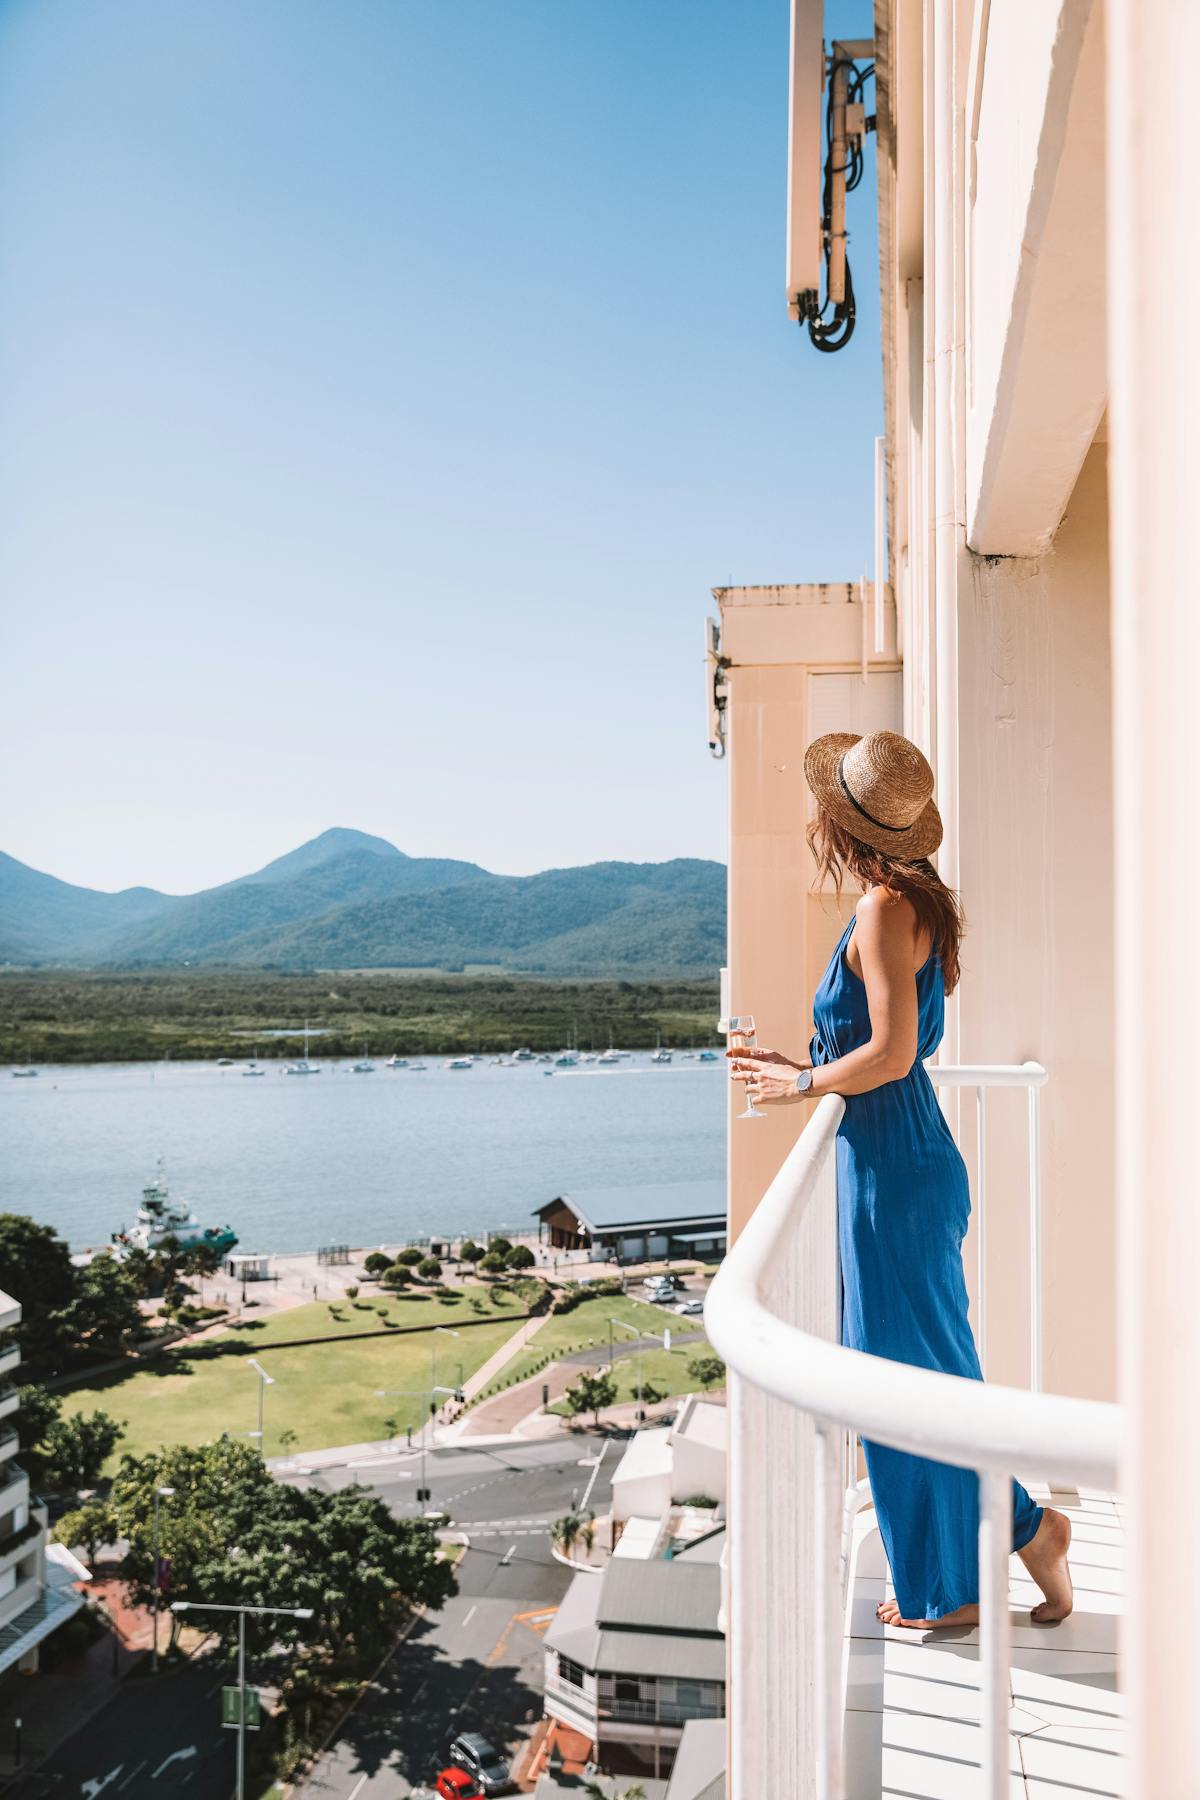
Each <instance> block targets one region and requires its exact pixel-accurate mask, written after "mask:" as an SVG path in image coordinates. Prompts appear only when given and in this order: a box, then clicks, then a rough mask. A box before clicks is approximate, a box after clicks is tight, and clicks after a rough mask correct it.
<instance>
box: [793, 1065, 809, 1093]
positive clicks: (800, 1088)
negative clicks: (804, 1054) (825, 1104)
mask: <svg viewBox="0 0 1200 1800" xmlns="http://www.w3.org/2000/svg"><path fill="white" fill-rule="evenodd" d="M812 1084H813V1072H812V1070H811V1069H801V1071H800V1073H799V1074H798V1075H797V1077H796V1092H797V1093H798V1094H807V1093H808V1091H809V1089H810V1088H811V1087H812Z"/></svg>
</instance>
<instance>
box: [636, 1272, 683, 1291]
mask: <svg viewBox="0 0 1200 1800" xmlns="http://www.w3.org/2000/svg"><path fill="white" fill-rule="evenodd" d="M642 1286H643V1287H644V1288H645V1290H646V1292H647V1293H648V1294H673V1293H674V1292H675V1291H676V1289H677V1288H678V1287H680V1286H681V1283H680V1280H679V1277H678V1275H647V1277H646V1279H645V1281H644V1282H643V1283H642Z"/></svg>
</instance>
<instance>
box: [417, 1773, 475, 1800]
mask: <svg viewBox="0 0 1200 1800" xmlns="http://www.w3.org/2000/svg"><path fill="white" fill-rule="evenodd" d="M410 1800H482V1795H481V1792H480V1789H479V1788H478V1787H476V1785H475V1777H474V1776H473V1775H468V1774H467V1771H466V1770H465V1769H456V1768H449V1769H443V1770H442V1771H441V1773H440V1774H439V1775H437V1776H435V1778H434V1783H433V1786H432V1787H419V1788H414V1789H413V1791H412V1794H411V1796H410Z"/></svg>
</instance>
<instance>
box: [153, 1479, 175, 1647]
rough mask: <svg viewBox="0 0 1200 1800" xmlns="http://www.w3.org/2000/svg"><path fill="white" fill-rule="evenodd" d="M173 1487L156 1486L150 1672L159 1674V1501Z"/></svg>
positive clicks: (160, 1567) (160, 1564)
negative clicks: (152, 1641)
mask: <svg viewBox="0 0 1200 1800" xmlns="http://www.w3.org/2000/svg"><path fill="white" fill-rule="evenodd" d="M174 1492H175V1489H174V1488H173V1487H156V1488H155V1490H154V1648H153V1650H152V1651H151V1653H150V1672H151V1674H152V1675H157V1674H158V1615H159V1610H160V1608H161V1606H162V1558H161V1557H160V1556H159V1553H158V1508H159V1502H160V1501H162V1500H169V1499H170V1498H171V1497H172V1495H173V1494H174Z"/></svg>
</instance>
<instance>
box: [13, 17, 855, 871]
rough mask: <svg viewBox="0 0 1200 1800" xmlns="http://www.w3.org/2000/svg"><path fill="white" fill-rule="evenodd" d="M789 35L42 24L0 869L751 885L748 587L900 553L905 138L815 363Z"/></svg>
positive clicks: (16, 404) (36, 51)
mask: <svg viewBox="0 0 1200 1800" xmlns="http://www.w3.org/2000/svg"><path fill="white" fill-rule="evenodd" d="M787 10H788V9H787V3H786V0H762V3H760V4H758V5H755V6H747V5H746V4H744V0H704V3H703V4H702V5H699V6H697V5H696V4H694V0H595V3H592V4H589V3H588V0H253V3H252V4H251V3H249V0H203V3H202V4H199V5H188V4H183V0H6V3H0V593H2V594H3V612H4V618H5V623H4V626H3V634H4V643H3V672H2V675H0V683H2V687H0V701H2V712H3V720H4V725H3V731H4V734H5V737H6V739H7V742H6V746H5V751H4V757H3V770H4V790H5V791H4V802H3V817H4V821H5V822H4V825H3V828H2V830H0V846H2V847H3V848H5V849H7V850H9V851H10V852H11V853H12V854H13V855H16V856H19V857H21V858H23V859H24V860H25V861H28V862H32V863H33V864H35V865H36V866H38V867H41V868H45V869H49V870H50V871H52V872H53V873H55V874H58V875H62V876H64V877H65V878H67V879H69V880H73V881H80V882H84V883H86V884H88V885H92V886H98V887H120V886H125V885H129V884H132V883H135V882H143V881H144V882H148V883H150V884H152V885H154V886H158V887H164V888H167V889H170V890H185V889H191V888H196V887H200V886H203V885H207V884H210V883H213V882H217V881H221V880H224V879H226V878H228V877H230V876H233V875H235V874H239V873H242V872H243V871H245V870H246V869H248V868H251V867H254V866H257V865H258V864H260V863H262V862H264V861H266V860H267V859H268V858H269V857H271V856H274V855H277V854H279V853H280V852H281V851H283V850H286V849H288V848H291V847H292V846H293V845H295V844H297V843H299V842H300V841H302V840H303V839H305V838H308V837H312V836H314V835H315V834H316V833H317V832H318V831H320V830H322V829H323V828H324V827H326V826H328V825H334V824H338V825H354V826H358V827H360V828H361V829H363V830H366V831H372V832H378V833H380V834H382V835H384V836H386V837H389V838H391V839H392V840H393V841H394V842H395V843H397V844H399V845H400V847H401V848H402V849H404V850H407V851H409V852H410V853H413V854H419V855H442V856H447V855H450V856H464V857H470V858H473V859H475V860H478V861H480V862H483V863H485V864H486V865H488V866H489V867H491V868H494V869H498V870H501V871H505V872H511V873H524V872H528V871H531V870H534V869H539V868H544V867H547V866H553V865H563V864H568V863H578V862H591V861H596V860H598V859H601V858H607V857H628V858H633V859H638V860H660V859H662V858H665V857H669V856H679V855H698V856H718V857H719V856H723V854H724V780H723V775H722V772H721V770H720V769H719V767H718V766H717V765H714V764H713V763H712V762H711V760H710V758H709V756H708V753H707V749H706V746H705V713H704V704H703V672H702V662H701V654H702V621H703V619H704V617H705V614H706V612H707V611H709V610H710V608H711V602H710V600H709V593H708V590H709V589H710V588H711V587H712V586H714V585H717V584H722V583H724V582H726V581H728V580H730V579H732V580H734V581H738V582H758V581H788V580H822V579H845V578H854V577H857V576H858V575H859V574H860V573H861V572H862V570H863V568H864V566H865V565H866V563H867V562H868V560H869V557H870V538H871V504H872V498H871V439H872V437H873V435H874V433H875V431H876V430H877V429H878V428H879V427H878V417H879V354H878V325H877V293H876V276H875V270H874V238H875V224H874V207H875V201H874V146H873V143H872V145H871V147H870V149H869V152H868V165H869V179H868V181H867V182H864V186H863V189H862V190H861V191H860V192H859V194H857V195H856V196H855V197H854V198H853V200H852V203H851V204H852V206H853V209H854V210H853V213H852V216H851V228H852V233H853V234H854V236H853V241H852V252H851V253H852V258H853V260H854V264H855V272H856V275H857V286H858V293H859V299H860V316H859V328H858V335H857V337H856V339H855V342H854V343H853V345H852V346H851V347H850V349H849V350H848V351H847V352H845V353H844V354H842V355H840V356H833V357H828V356H820V355H818V354H817V352H815V351H814V350H812V349H811V348H810V347H809V345H808V343H807V339H806V338H805V337H804V336H803V335H802V334H801V332H800V331H799V329H798V328H797V327H796V326H794V325H793V324H791V322H790V321H789V320H788V318H787V316H786V312H785V308H784V300H783V249H784V182H785V146H786V93H787ZM869 20H870V13H869V7H868V5H867V0H860V3H859V4H856V5H853V6H850V5H842V4H836V5H834V6H832V7H831V9H830V13H829V15H828V17H827V33H828V34H829V35H832V34H833V33H834V32H835V31H836V32H839V33H841V34H842V35H866V34H867V33H868V32H869V29H870V23H869ZM855 252H856V253H855Z"/></svg>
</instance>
